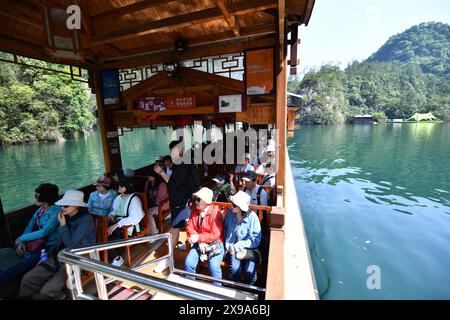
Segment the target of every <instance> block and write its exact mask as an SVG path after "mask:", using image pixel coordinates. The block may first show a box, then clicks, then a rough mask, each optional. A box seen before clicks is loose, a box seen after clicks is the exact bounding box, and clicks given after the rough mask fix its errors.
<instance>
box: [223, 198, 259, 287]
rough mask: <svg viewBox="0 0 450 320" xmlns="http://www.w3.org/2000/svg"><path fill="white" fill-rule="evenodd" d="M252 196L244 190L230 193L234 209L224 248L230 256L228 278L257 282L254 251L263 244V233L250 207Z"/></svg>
mask: <svg viewBox="0 0 450 320" xmlns="http://www.w3.org/2000/svg"><path fill="white" fill-rule="evenodd" d="M250 200H251V197H250V195H248V194H247V193H245V192H243V191H239V192H238V193H236V194H235V195H234V196H230V202H231V205H232V208H231V209H230V210H229V211H228V213H227V215H226V217H225V223H224V228H225V249H226V250H227V253H228V257H229V259H230V270H229V275H228V276H229V279H230V280H232V281H238V282H239V281H240V278H241V276H242V275H243V276H244V281H243V282H244V283H247V284H250V285H254V284H255V283H256V280H257V275H256V261H257V258H258V254H259V251H257V252H258V254H250V253H254V252H255V251H256V249H257V248H258V246H259V244H260V243H261V238H262V233H261V225H260V223H259V219H258V216H257V215H256V213H255V212H254V211H252V210H251V209H250Z"/></svg>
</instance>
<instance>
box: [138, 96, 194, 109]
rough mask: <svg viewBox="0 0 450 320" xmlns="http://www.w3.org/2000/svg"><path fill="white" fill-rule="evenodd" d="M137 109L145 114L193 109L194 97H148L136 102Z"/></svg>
mask: <svg viewBox="0 0 450 320" xmlns="http://www.w3.org/2000/svg"><path fill="white" fill-rule="evenodd" d="M138 105H139V108H140V109H142V110H144V111H147V112H160V111H164V110H166V109H169V110H187V109H195V96H194V95H177V96H148V97H142V98H141V99H139V100H138Z"/></svg>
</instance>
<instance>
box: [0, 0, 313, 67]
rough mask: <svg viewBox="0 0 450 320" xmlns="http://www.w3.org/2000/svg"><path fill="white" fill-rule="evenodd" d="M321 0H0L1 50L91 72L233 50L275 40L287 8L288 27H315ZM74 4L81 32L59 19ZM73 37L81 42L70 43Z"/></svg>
mask: <svg viewBox="0 0 450 320" xmlns="http://www.w3.org/2000/svg"><path fill="white" fill-rule="evenodd" d="M280 1H282V2H283V5H282V6H280V3H279V2H280ZM314 2H315V1H314V0H278V1H277V0H251V1H250V0H110V1H107V0H20V1H17V0H0V51H5V52H10V53H15V54H19V55H24V56H28V57H32V58H36V59H41V60H47V61H52V62H57V63H66V64H72V65H77V66H82V67H84V68H88V69H109V68H123V67H133V66H140V65H144V64H151V63H163V62H170V61H176V60H183V59H191V58H197V57H202V56H207V55H215V54H223V53H228V52H229V53H231V52H236V51H242V50H245V49H249V48H255V47H264V46H270V45H275V44H276V41H277V39H278V29H279V26H280V21H279V12H278V11H279V8H283V10H284V16H285V17H286V22H287V27H288V28H289V26H290V25H296V24H298V25H301V24H306V25H307V24H308V22H309V18H310V16H311V13H312V10H313V6H314ZM73 4H76V5H78V6H79V7H80V9H81V26H82V27H81V30H80V31H78V32H74V31H70V30H68V29H67V28H65V26H64V24H62V22H61V21H59V22H58V17H57V13H58V12H56V10H58V9H59V10H60V11H59V12H60V13H61V12H63V11H61V10H64V11H66V9H67V7H69V6H70V5H73ZM60 20H61V19H60ZM58 23H59V24H58ZM288 30H289V29H288ZM56 36H58V37H56ZM57 38H59V39H57ZM67 39H70V41H71V43H72V44H73V45H71V46H69V47H64V43H65V42H67ZM180 39H182V40H184V41H185V42H186V44H187V48H186V49H185V50H183V51H177V50H175V42H176V41H177V40H180ZM61 43H63V44H62V45H61ZM64 48H65V49H64ZM74 48H75V49H74ZM66 53H67V55H65V54H66Z"/></svg>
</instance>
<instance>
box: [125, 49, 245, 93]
mask: <svg viewBox="0 0 450 320" xmlns="http://www.w3.org/2000/svg"><path fill="white" fill-rule="evenodd" d="M180 64H181V66H183V67H186V68H192V69H195V70H199V71H203V72H207V73H211V74H215V75H218V76H222V77H227V78H232V79H236V80H243V79H244V53H243V52H240V53H235V54H227V55H221V56H213V57H206V58H199V59H195V60H187V61H183V62H181V63H180ZM163 70H164V68H163V65H162V64H156V65H150V66H145V67H142V68H130V69H121V70H119V80H120V90H121V91H124V90H127V89H129V88H130V87H132V86H135V85H137V84H138V83H140V82H141V81H144V80H146V79H148V78H150V77H152V76H153V75H155V74H156V73H158V72H160V71H163Z"/></svg>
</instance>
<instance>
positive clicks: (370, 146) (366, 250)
mask: <svg viewBox="0 0 450 320" xmlns="http://www.w3.org/2000/svg"><path fill="white" fill-rule="evenodd" d="M288 145H289V154H290V158H291V162H292V170H293V175H294V179H295V183H296V188H297V195H298V198H299V201H300V205H301V210H302V215H303V220H304V224H305V229H306V233H307V238H308V242H309V246H310V250H311V257H312V260H313V266H314V270H315V276H316V281H317V284H318V289H319V292H320V296H321V298H322V299H450V124H448V123H444V124H388V125H344V126H302V127H301V128H300V129H299V130H297V131H296V132H295V138H293V139H291V140H290V142H289V144H288ZM369 266H378V267H379V271H380V277H379V279H380V289H372V290H370V289H368V286H367V279H368V278H369V276H371V275H372V273H373V271H370V273H368V272H367V268H368V267H369Z"/></svg>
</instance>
